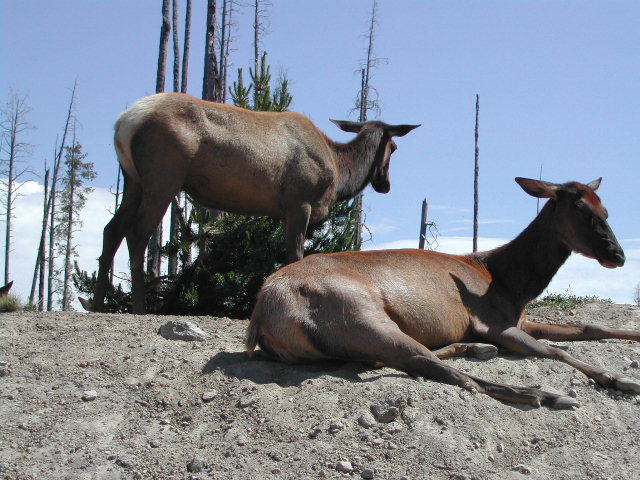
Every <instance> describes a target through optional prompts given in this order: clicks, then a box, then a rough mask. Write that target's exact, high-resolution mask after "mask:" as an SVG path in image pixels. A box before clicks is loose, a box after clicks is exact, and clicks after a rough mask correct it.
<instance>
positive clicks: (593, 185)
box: [587, 177, 602, 192]
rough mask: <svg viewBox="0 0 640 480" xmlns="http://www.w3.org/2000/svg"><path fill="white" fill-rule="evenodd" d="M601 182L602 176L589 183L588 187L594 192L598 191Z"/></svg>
mask: <svg viewBox="0 0 640 480" xmlns="http://www.w3.org/2000/svg"><path fill="white" fill-rule="evenodd" d="M600 182H602V177H600V178H598V179H597V180H594V181H593V182H589V183H587V187H589V188H590V189H591V190H593V191H594V192H597V191H598V189H599V188H600Z"/></svg>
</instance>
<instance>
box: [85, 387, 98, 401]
mask: <svg viewBox="0 0 640 480" xmlns="http://www.w3.org/2000/svg"><path fill="white" fill-rule="evenodd" d="M96 398H98V392H96V391H95V390H85V391H84V392H82V401H83V402H93V401H94V400H95V399H96Z"/></svg>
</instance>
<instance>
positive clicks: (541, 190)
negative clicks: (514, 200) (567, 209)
mask: <svg viewBox="0 0 640 480" xmlns="http://www.w3.org/2000/svg"><path fill="white" fill-rule="evenodd" d="M515 180H516V182H517V183H518V185H520V186H521V187H522V189H523V190H524V191H525V192H527V193H528V194H529V195H531V196H532V197H537V198H556V192H557V191H558V188H559V187H560V185H558V184H557V183H551V182H545V181H542V180H534V179H532V178H522V177H516V179H515Z"/></svg>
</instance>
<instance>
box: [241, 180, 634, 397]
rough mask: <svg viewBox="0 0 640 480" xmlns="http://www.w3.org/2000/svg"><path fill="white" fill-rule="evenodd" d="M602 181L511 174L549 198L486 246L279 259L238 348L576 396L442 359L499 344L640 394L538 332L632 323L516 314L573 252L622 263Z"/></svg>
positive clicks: (487, 388)
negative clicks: (559, 321) (515, 229)
mask: <svg viewBox="0 0 640 480" xmlns="http://www.w3.org/2000/svg"><path fill="white" fill-rule="evenodd" d="M600 180H601V179H598V180H596V181H594V182H591V183H590V184H588V185H584V184H581V183H577V182H569V183H565V184H555V183H549V182H544V181H539V180H530V179H525V178H516V182H517V183H518V184H519V185H520V186H521V187H522V188H523V189H524V191H525V192H527V193H528V194H529V195H532V196H534V197H539V198H549V201H548V202H547V203H546V205H545V206H544V208H543V209H542V210H541V211H540V213H539V215H538V216H537V217H536V218H535V220H533V222H531V224H530V225H529V226H528V227H527V228H526V229H525V230H524V231H523V232H522V233H521V234H520V235H519V236H518V237H517V238H516V239H514V240H512V241H511V242H509V243H507V244H506V245H503V246H501V247H499V248H496V249H494V250H490V251H486V252H479V253H473V254H468V255H448V254H445V253H438V252H433V251H424V250H408V249H407V250H381V251H365V252H344V253H336V254H330V255H322V254H319V255H311V256H309V257H306V258H305V259H303V260H302V261H300V262H297V263H294V264H291V265H288V266H286V267H284V268H282V269H281V270H279V271H277V272H276V273H274V274H273V275H271V276H270V277H269V278H268V279H267V280H266V281H265V283H264V285H263V287H262V290H261V291H260V293H259V295H258V301H257V304H256V307H255V309H254V311H253V314H252V317H251V323H250V325H249V328H248V330H247V342H246V344H247V350H249V351H250V352H251V351H253V350H254V349H255V347H256V345H260V347H261V348H262V350H264V351H265V352H266V353H267V354H268V355H270V356H273V357H276V358H278V359H280V360H283V361H286V362H292V363H295V362H305V361H311V360H316V359H327V358H332V359H342V360H355V361H365V362H377V363H382V364H385V365H388V366H390V367H393V368H396V369H398V370H402V371H404V372H406V373H408V374H410V375H414V376H422V377H425V378H430V379H432V380H436V381H439V382H444V383H449V384H453V385H459V386H461V387H463V388H466V389H469V390H476V391H478V392H481V393H484V394H487V395H490V396H491V397H494V398H498V399H501V400H504V401H508V402H514V403H525V404H531V405H535V406H539V405H547V406H550V407H554V408H569V407H572V406H577V401H576V400H575V399H573V398H571V397H567V396H561V395H556V394H552V393H548V392H544V391H541V390H539V389H535V388H526V387H515V386H510V385H505V384H501V383H494V382H489V381H486V380H482V379H480V378H477V377H474V376H471V375H467V374H465V373H463V372H460V371H458V370H456V369H454V368H452V367H450V366H449V365H447V364H446V363H444V362H442V361H441V360H442V359H445V358H449V357H453V356H460V355H465V354H466V355H469V356H476V357H479V358H491V357H492V356H495V355H496V354H497V348H496V345H497V346H501V347H504V348H506V349H508V350H510V351H513V352H517V353H519V354H524V355H533V356H537V357H543V358H552V359H555V360H560V361H562V362H565V363H567V364H569V365H571V366H573V367H574V368H576V369H577V370H579V371H581V372H582V373H584V374H585V375H587V376H589V377H591V378H592V379H594V380H595V381H596V382H597V383H599V384H600V385H602V386H605V387H612V388H617V389H620V390H623V391H629V392H635V393H640V381H638V380H635V379H632V378H629V377H623V376H619V375H615V374H613V373H610V372H607V371H606V370H603V369H601V368H597V367H593V366H590V365H587V364H585V363H583V362H581V361H579V360H577V359H575V358H573V357H572V356H571V355H569V354H568V353H567V352H565V351H564V350H562V349H559V348H556V347H553V346H549V345H546V344H544V343H542V342H539V341H538V339H548V340H553V341H573V340H597V339H603V338H619V339H625V340H634V341H640V330H636V331H634V330H614V329H610V328H605V327H599V326H594V325H585V326H580V325H552V324H546V323H538V322H532V321H529V320H527V319H526V316H525V315H524V313H523V311H524V307H525V305H527V303H529V302H530V301H531V300H533V299H534V298H536V297H537V296H538V295H540V294H541V293H542V292H543V291H544V289H545V288H546V287H547V285H549V282H550V281H551V278H552V277H553V276H554V275H555V273H556V272H557V271H558V269H559V268H560V266H561V265H562V264H563V263H564V262H565V260H566V259H567V258H568V257H569V255H570V254H571V252H572V251H575V252H578V253H581V254H583V255H585V256H587V257H590V258H595V259H596V260H598V262H600V264H601V265H603V266H605V267H607V268H614V267H620V266H622V265H623V264H624V261H625V257H624V253H623V251H622V248H621V247H620V245H619V244H618V242H617V240H616V237H615V235H614V234H613V232H612V231H611V228H610V227H609V225H608V223H607V216H608V214H607V211H606V209H605V208H604V206H603V205H602V203H601V202H600V199H599V197H598V196H597V195H596V193H595V191H596V190H597V188H598V187H599V185H600ZM470 342H471V343H470ZM476 342H489V343H490V344H486V343H476Z"/></svg>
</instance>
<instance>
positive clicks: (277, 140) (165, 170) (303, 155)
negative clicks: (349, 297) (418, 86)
mask: <svg viewBox="0 0 640 480" xmlns="http://www.w3.org/2000/svg"><path fill="white" fill-rule="evenodd" d="M333 122H334V123H335V124H336V125H337V126H338V127H340V128H341V129H342V130H344V131H346V132H352V133H357V134H358V135H357V136H356V137H355V138H354V139H353V140H352V141H351V142H349V143H347V144H342V143H336V142H333V141H332V140H330V139H329V138H327V136H326V135H324V134H323V133H322V132H321V131H320V130H318V128H317V127H316V126H315V125H314V124H313V123H312V122H311V120H309V118H307V117H306V116H304V115H301V114H298V113H293V112H280V113H274V112H254V111H251V110H245V109H242V108H237V107H233V106H230V105H224V104H220V103H211V102H206V101H204V100H199V99H197V98H194V97H192V96H190V95H186V94H180V93H162V94H157V95H152V96H150V97H146V98H143V99H141V100H139V101H138V102H136V103H135V104H134V105H133V106H132V107H131V108H129V109H128V110H126V111H125V112H123V113H122V114H121V115H120V118H118V121H117V122H116V125H115V139H114V143H115V148H116V152H117V154H118V159H119V161H120V164H121V165H122V169H123V170H124V176H125V188H124V195H123V199H122V204H121V205H120V208H119V209H118V211H117V212H116V214H115V215H114V216H113V219H112V220H111V221H110V222H109V223H108V224H107V226H106V227H105V229H104V240H103V242H104V243H103V249H102V255H101V256H100V259H99V269H98V277H97V283H96V287H95V292H94V297H93V302H92V303H91V304H90V303H89V302H88V301H86V300H84V301H83V305H84V306H85V308H87V309H89V310H101V309H102V307H103V302H104V296H105V291H106V287H107V276H108V272H109V269H110V268H111V265H112V263H113V257H114V255H115V253H116V251H117V249H118V247H119V246H120V243H121V242H122V239H123V238H124V237H126V238H127V245H128V247H129V260H130V264H131V282H132V294H133V312H134V313H144V311H145V305H144V299H145V295H144V272H143V261H144V251H145V248H146V246H147V243H148V241H149V238H150V237H151V234H152V233H153V231H154V230H155V228H156V227H157V225H158V224H159V223H160V221H161V219H162V217H163V216H164V213H165V211H166V209H167V207H168V206H169V204H170V203H171V201H172V199H173V198H174V197H175V196H176V195H177V194H178V193H179V192H180V191H185V192H187V193H188V194H189V196H191V197H192V198H193V199H194V200H196V201H197V202H198V203H200V204H202V205H205V206H207V207H209V208H215V209H219V210H224V211H227V212H234V213H240V214H245V215H266V216H270V217H273V218H278V219H283V220H284V221H285V223H286V246H287V255H288V260H289V261H290V262H293V261H296V260H299V259H301V258H302V256H303V247H304V237H305V232H306V230H307V226H308V224H309V223H318V222H322V221H323V220H326V218H327V216H328V214H329V208H330V207H331V206H332V205H333V204H334V203H336V202H337V201H341V200H345V199H349V198H352V197H354V196H355V195H356V194H358V193H359V192H361V191H362V190H363V189H364V188H365V187H366V186H367V185H368V184H369V183H371V185H372V186H373V188H374V190H376V191H377V192H380V193H387V192H388V191H389V189H390V183H389V160H390V158H391V154H392V153H393V152H394V150H396V144H395V142H394V141H393V139H392V137H401V136H403V135H406V134H407V133H409V132H410V131H411V130H413V129H414V128H416V127H418V126H419V125H387V124H385V123H383V122H348V121H333Z"/></svg>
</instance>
